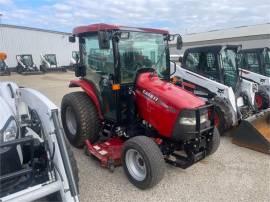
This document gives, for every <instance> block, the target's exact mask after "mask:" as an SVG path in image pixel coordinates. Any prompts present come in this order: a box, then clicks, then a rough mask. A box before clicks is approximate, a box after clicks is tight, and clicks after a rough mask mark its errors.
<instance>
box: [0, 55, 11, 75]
mask: <svg viewBox="0 0 270 202" xmlns="http://www.w3.org/2000/svg"><path fill="white" fill-rule="evenodd" d="M6 58H7V55H6V53H4V52H0V76H9V75H10V70H9V69H8V66H7V64H6V62H5V60H6Z"/></svg>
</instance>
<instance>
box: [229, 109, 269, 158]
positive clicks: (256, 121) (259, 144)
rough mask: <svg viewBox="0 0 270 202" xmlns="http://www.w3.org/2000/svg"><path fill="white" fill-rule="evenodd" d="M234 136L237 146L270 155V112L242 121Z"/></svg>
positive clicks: (266, 111) (233, 140)
mask: <svg viewBox="0 0 270 202" xmlns="http://www.w3.org/2000/svg"><path fill="white" fill-rule="evenodd" d="M232 136H233V139H232V142H233V143H234V144H236V145H239V146H241V147H247V148H249V149H253V150H256V151H259V152H263V153H266V154H270V110H269V109H268V110H265V111H264V112H261V113H259V114H256V115H253V116H251V117H249V118H247V119H244V120H242V121H241V123H240V124H239V126H238V127H237V128H236V130H235V131H234V132H233V134H232Z"/></svg>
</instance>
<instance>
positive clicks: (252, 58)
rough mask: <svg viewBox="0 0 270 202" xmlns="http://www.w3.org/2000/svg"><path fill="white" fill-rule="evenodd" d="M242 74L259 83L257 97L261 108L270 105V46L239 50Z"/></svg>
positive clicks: (243, 76)
mask: <svg viewBox="0 0 270 202" xmlns="http://www.w3.org/2000/svg"><path fill="white" fill-rule="evenodd" d="M239 71H240V76H241V77H242V78H244V79H246V80H249V81H253V82H255V83H257V84H258V85H259V91H258V92H257V93H256V96H255V99H256V102H257V104H258V108H259V109H267V108H269V107H270V48H268V47H265V48H255V49H245V50H241V51H240V52H239Z"/></svg>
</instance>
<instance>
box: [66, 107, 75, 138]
mask: <svg viewBox="0 0 270 202" xmlns="http://www.w3.org/2000/svg"><path fill="white" fill-rule="evenodd" d="M66 123H67V128H68V131H69V132H70V133H71V134H72V135H74V136H75V135H76V133H77V122H76V118H75V114H74V112H73V109H72V108H71V107H67V109H66Z"/></svg>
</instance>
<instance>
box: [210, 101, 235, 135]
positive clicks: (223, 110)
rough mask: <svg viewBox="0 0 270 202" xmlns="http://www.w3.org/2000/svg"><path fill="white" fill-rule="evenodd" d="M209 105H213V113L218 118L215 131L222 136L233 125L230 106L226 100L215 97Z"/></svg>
mask: <svg viewBox="0 0 270 202" xmlns="http://www.w3.org/2000/svg"><path fill="white" fill-rule="evenodd" d="M211 103H212V104H214V105H215V113H216V114H217V115H218V118H219V124H218V125H217V129H218V131H219V133H220V135H224V134H225V132H226V131H227V130H229V129H230V128H231V127H232V124H233V120H232V114H231V109H230V106H229V104H228V103H227V102H226V100H225V99H223V98H221V97H215V98H214V100H212V101H211Z"/></svg>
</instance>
